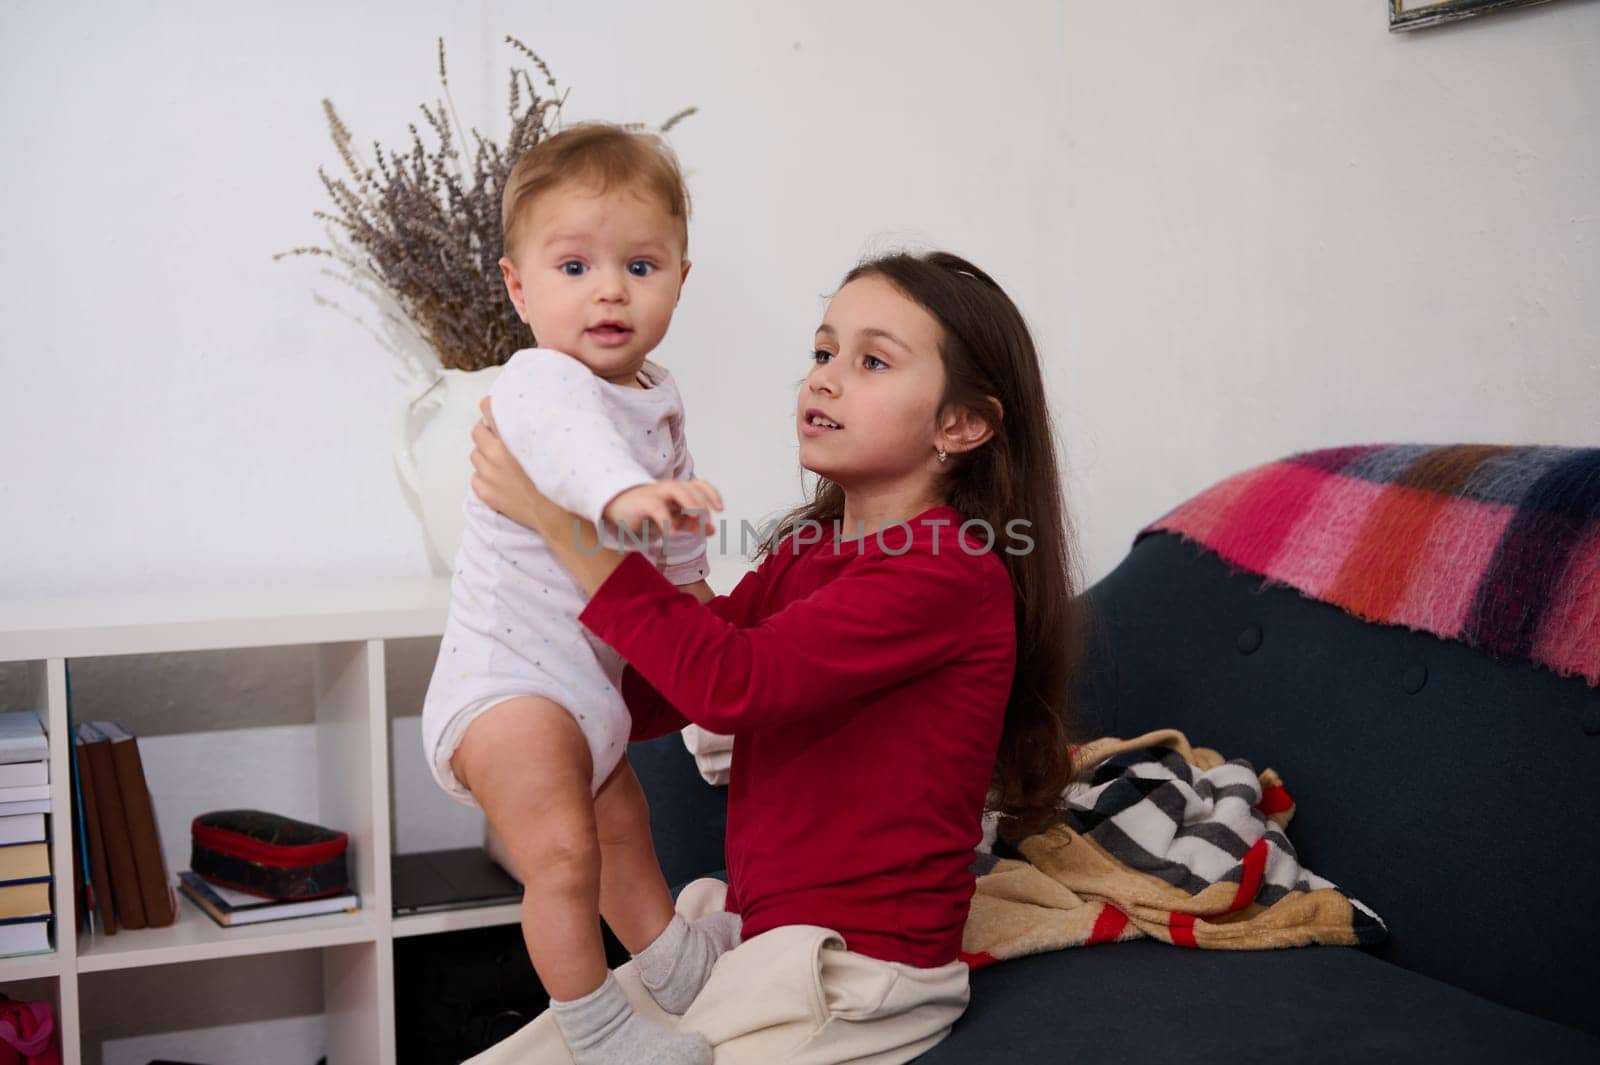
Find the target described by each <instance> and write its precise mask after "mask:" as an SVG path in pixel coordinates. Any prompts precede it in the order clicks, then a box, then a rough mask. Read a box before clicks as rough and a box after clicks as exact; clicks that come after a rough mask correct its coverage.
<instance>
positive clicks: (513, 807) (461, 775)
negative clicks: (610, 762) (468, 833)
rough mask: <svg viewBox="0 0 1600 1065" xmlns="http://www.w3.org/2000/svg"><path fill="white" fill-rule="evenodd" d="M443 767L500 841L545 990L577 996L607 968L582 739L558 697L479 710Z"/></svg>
mask: <svg viewBox="0 0 1600 1065" xmlns="http://www.w3.org/2000/svg"><path fill="white" fill-rule="evenodd" d="M450 767H451V769H453V770H454V771H455V774H456V778H457V779H458V780H460V781H461V782H462V784H464V785H465V786H466V787H467V788H468V789H469V790H470V791H471V792H472V797H473V798H474V799H476V800H477V802H478V805H479V806H481V807H482V808H483V812H484V815H485V816H486V817H488V819H489V822H490V824H492V825H494V827H495V831H497V832H498V833H500V836H501V838H503V839H504V840H505V841H506V847H507V849H508V850H510V852H511V860H512V862H513V864H515V866H516V871H517V874H518V876H519V877H520V878H521V880H522V883H523V887H524V891H523V895H522V938H523V940H524V942H526V943H527V945H528V957H529V958H530V959H531V960H532V962H533V967H534V969H535V970H536V971H537V972H538V974H539V979H540V980H542V981H543V982H544V986H545V990H547V991H549V992H550V994H551V996H553V997H555V998H563V999H568V998H577V997H579V996H580V995H584V994H587V993H588V992H590V991H593V990H594V989H595V988H597V987H599V986H600V982H601V981H602V980H603V979H605V975H606V955H605V945H604V942H603V941H602V939H601V938H600V924H599V921H598V920H597V914H598V913H599V900H600V848H599V843H598V840H597V837H596V835H595V821H594V804H593V802H592V800H591V799H590V793H589V783H590V777H591V773H592V770H591V769H590V761H589V744H588V742H587V741H586V740H585V739H584V736H583V732H582V731H581V730H580V729H579V728H578V724H577V722H575V721H573V720H572V716H571V715H570V714H568V713H567V712H566V710H565V709H563V708H562V707H561V706H560V705H559V704H557V703H554V702H552V701H550V700H549V699H545V698H542V697H540V696H523V697H520V698H516V699H510V700H507V701H506V702H503V703H500V704H498V705H496V706H494V707H491V708H490V709H489V710H487V711H485V712H484V713H482V714H480V715H479V716H478V717H477V718H476V719H475V720H474V721H473V722H472V724H471V725H469V726H468V727H467V731H466V733H465V734H464V735H463V736H462V738H461V743H460V745H459V746H458V747H457V748H456V751H455V754H454V755H453V756H452V757H451V759H450Z"/></svg>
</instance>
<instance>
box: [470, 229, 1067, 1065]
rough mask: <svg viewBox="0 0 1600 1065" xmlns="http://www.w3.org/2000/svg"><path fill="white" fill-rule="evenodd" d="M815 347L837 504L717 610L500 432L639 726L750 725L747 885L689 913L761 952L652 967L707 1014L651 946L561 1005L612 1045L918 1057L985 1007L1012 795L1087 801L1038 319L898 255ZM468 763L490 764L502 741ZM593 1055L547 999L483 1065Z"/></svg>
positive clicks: (816, 388)
mask: <svg viewBox="0 0 1600 1065" xmlns="http://www.w3.org/2000/svg"><path fill="white" fill-rule="evenodd" d="M813 348H814V350H813V352H812V364H811V366H810V369H809V371H808V373H807V375H806V377H805V378H804V381H803V383H802V385H801V387H800V390H799V395H798V396H797V399H796V404H795V421H796V430H797V434H798V435H799V440H800V462H801V465H802V466H804V467H805V468H806V469H808V470H810V471H812V472H813V473H815V474H816V475H817V478H818V480H817V483H816V490H815V492H814V495H813V498H812V499H811V500H810V501H809V502H808V503H806V504H805V505H803V506H801V507H798V508H796V509H795V510H793V511H791V512H789V513H788V514H787V515H785V516H784V518H783V519H781V520H780V521H779V523H778V524H777V526H776V527H775V528H774V529H773V531H772V533H771V535H770V536H768V537H766V538H765V539H764V541H763V542H762V543H761V545H760V548H759V551H758V558H759V565H758V566H757V567H756V569H755V570H753V571H752V572H750V573H747V574H746V575H745V576H744V578H743V579H742V580H741V581H740V582H739V584H738V585H737V586H736V587H735V588H734V589H733V591H732V592H731V593H729V594H727V595H719V596H715V597H714V598H712V599H710V600H709V601H708V602H705V603H702V602H700V601H699V600H698V598H697V597H696V596H693V595H687V594H685V593H684V592H682V591H681V590H680V589H678V588H677V587H675V586H674V585H672V584H671V583H669V582H668V581H666V580H665V578H663V577H662V575H661V574H660V572H659V571H658V570H657V569H656V568H655V567H654V566H652V565H650V564H649V561H648V559H647V558H645V557H643V556H642V555H640V553H639V552H634V551H625V552H618V551H613V550H606V549H600V548H599V547H598V544H599V540H598V537H597V534H596V530H595V528H594V526H593V525H592V524H590V523H588V522H587V521H584V520H583V519H581V518H579V517H577V516H576V515H573V514H571V513H569V512H567V511H565V510H562V509H561V508H560V507H558V506H556V505H555V504H553V503H551V502H550V501H549V500H548V499H546V498H545V497H544V496H543V495H541V494H540V493H539V491H538V489H537V487H536V486H535V485H534V484H533V483H532V482H531V481H530V480H528V478H527V476H526V475H525V474H524V473H523V472H522V469H521V467H520V466H519V465H518V463H517V460H516V459H515V457H514V456H512V455H511V454H510V452H509V451H507V449H506V448H505V446H504V444H503V443H502V442H501V441H500V440H499V438H498V437H497V436H496V434H495V433H494V429H493V425H492V420H490V419H489V418H488V412H487V410H486V411H485V414H486V420H485V422H483V423H480V424H479V426H478V427H477V428H476V429H475V430H474V433H473V439H474V441H475V443H476V445H477V449H476V450H475V451H474V453H473V465H474V467H475V471H476V472H475V474H474V476H473V481H472V484H473V489H474V491H476V492H477V493H478V495H479V496H480V498H482V499H483V500H484V502H486V503H487V504H489V505H490V506H491V507H493V508H494V509H495V510H497V511H499V512H500V513H502V514H505V515H506V516H508V517H510V518H513V519H515V520H516V521H518V522H520V523H522V524H524V525H526V526H528V527H529V528H532V529H535V530H536V531H538V532H540V533H541V534H543V535H544V536H545V537H546V538H547V539H548V540H549V541H550V543H551V546H552V549H553V550H554V552H555V554H556V555H557V557H558V558H559V559H560V560H561V562H562V564H563V565H564V566H565V567H566V568H567V570H568V571H569V572H570V574H571V576H572V578H573V580H574V582H575V583H576V584H577V585H578V586H579V587H580V588H581V589H582V592H583V594H584V595H586V596H587V597H588V603H587V605H586V606H585V608H584V610H583V612H582V613H581V614H580V615H579V620H580V621H581V622H582V623H583V624H584V625H585V626H586V627H587V628H588V629H589V630H590V631H591V632H592V633H594V635H595V636H597V637H599V638H600V639H602V640H604V641H605V642H606V643H607V644H609V645H610V646H612V647H613V648H615V649H616V651H617V652H618V653H619V654H621V656H622V657H623V658H624V659H626V660H627V661H628V663H629V665H628V667H627V669H626V671H625V672H624V675H623V681H624V683H623V695H624V697H625V699H626V701H627V704H628V708H629V710H630V712H631V714H632V716H633V731H632V736H631V738H632V739H633V740H642V739H648V738H651V737H653V736H658V735H663V734H665V733H666V732H669V731H672V730H675V729H680V728H683V727H684V726H685V725H687V724H689V723H691V722H692V723H694V724H697V725H700V726H702V727H704V728H706V729H708V730H709V731H712V732H716V733H722V734H727V735H732V736H733V737H734V741H735V742H734V748H733V765H732V770H731V779H730V784H729V795H728V829H727V865H728V883H727V884H726V886H724V885H723V884H722V883H721V882H720V881H716V880H711V879H706V880H699V881H695V882H694V883H692V884H690V885H689V886H688V887H687V888H685V889H684V890H683V892H682V893H681V894H680V895H679V898H678V902H677V909H678V912H679V913H680V914H682V915H683V916H684V917H685V918H698V917H701V916H704V915H705V914H707V913H713V912H719V911H724V912H727V913H730V914H737V915H739V917H740V924H741V928H740V930H739V937H740V938H739V941H738V944H737V945H736V946H734V947H733V948H732V949H731V950H727V951H726V952H725V953H721V954H720V956H709V955H708V954H707V953H706V952H705V951H704V950H703V949H701V950H696V951H685V952H684V953H683V954H682V956H680V957H678V958H675V959H663V958H662V957H659V956H658V957H654V958H652V959H650V962H651V964H652V965H653V966H655V967H656V969H657V970H658V975H657V977H656V978H657V979H660V978H661V976H660V972H661V971H665V970H670V973H671V976H672V978H673V979H674V980H675V981H678V982H680V983H682V982H687V983H689V984H691V985H693V986H695V987H698V988H699V993H698V997H696V998H694V999H693V1002H692V1004H691V1005H690V1006H689V1007H688V1009H687V1011H686V1012H685V1013H684V1014H683V1015H682V1016H681V1017H674V1016H672V1015H670V1014H667V1013H665V1012H664V1011H662V1010H661V1009H660V1008H659V1007H658V1006H656V1004H655V1002H654V1000H653V999H652V997H651V995H650V994H649V993H648V992H647V991H646V989H645V988H644V987H643V986H642V984H641V977H640V975H639V974H638V973H637V972H635V971H634V970H635V969H636V967H637V966H638V965H639V964H640V960H636V961H634V962H630V963H628V964H627V965H624V966H623V967H622V968H620V969H619V970H617V971H616V973H614V974H610V975H608V976H607V978H606V982H605V983H604V984H602V985H601V987H600V988H599V989H598V990H597V991H595V992H594V993H593V994H592V995H590V996H586V1000H584V1001H580V1002H579V1003H577V1004H576V1006H574V1004H573V1003H562V1004H561V1005H562V1008H564V1009H573V1008H578V1009H585V1010H588V1011H590V1012H591V1013H592V1014H593V1015H594V1016H593V1017H592V1018H591V1019H592V1020H594V1021H595V1024H594V1026H593V1030H595V1031H596V1032H597V1033H599V1034H598V1035H597V1040H599V1041H603V1039H604V1033H605V1031H606V1030H607V1026H608V1025H611V1026H613V1027H615V1026H620V1025H621V1024H623V1023H624V1022H625V1021H626V1020H627V1018H628V1017H629V1016H630V1015H631V1014H632V1013H633V1012H634V1011H637V1012H638V1013H639V1014H644V1015H647V1016H649V1017H650V1018H651V1019H652V1020H654V1021H656V1022H657V1023H662V1024H666V1025H668V1026H671V1027H676V1028H679V1029H685V1030H692V1031H696V1032H699V1033H701V1034H702V1035H704V1036H705V1037H706V1038H707V1039H708V1040H709V1041H710V1043H711V1044H712V1046H713V1047H714V1048H715V1053H716V1061H717V1062H718V1063H721V1065H729V1063H743V1062H763V1063H766V1062H795V1063H800V1062H808V1063H813V1065H827V1063H830V1062H839V1061H847V1060H857V1059H865V1058H868V1057H870V1058H871V1060H873V1061H877V1062H898V1061H907V1060H910V1059H911V1058H913V1057H915V1056H916V1055H917V1054H920V1053H921V1052H923V1051H924V1050H926V1049H928V1048H929V1047H931V1046H933V1045H934V1044H935V1043H937V1042H938V1041H939V1040H941V1039H942V1038H944V1036H945V1035H947V1034H948V1032H949V1030H950V1026H951V1024H952V1023H953V1022H954V1021H955V1020H956V1019H957V1018H958V1017H959V1016H960V1015H961V1013H962V1012H963V1011H964V1010H965V1008H966V1005H967V1002H968V1000H969V990H968V985H967V967H966V965H965V963H964V962H962V961H961V960H960V956H959V955H960V947H961V934H962V929H963V926H964V924H965V921H966V915H967V911H968V907H969V904H970V900H971V897H972V893H973V889H974V884H975V874H974V873H973V871H972V863H973V856H974V848H975V847H976V845H977V844H978V843H979V841H980V838H981V834H982V829H981V819H982V815H983V813H984V811H985V808H986V807H987V808H991V809H994V810H996V811H998V813H999V814H1000V831H1001V834H1002V836H1003V837H1004V838H1006V839H1009V840H1013V841H1014V840H1016V839H1020V838H1021V837H1022V836H1025V835H1027V834H1029V833H1031V832H1034V831H1038V830H1039V829H1041V828H1043V827H1044V826H1045V825H1047V824H1049V823H1050V822H1051V820H1052V819H1054V818H1056V817H1058V816H1060V813H1059V807H1060V802H1061V795H1062V791H1063V789H1064V788H1065V786H1066V784H1067V782H1068V778H1069V775H1070V759H1069V753H1068V743H1069V740H1071V739H1073V738H1074V737H1073V736H1072V734H1071V724H1072V721H1073V714H1072V712H1071V708H1070V707H1069V706H1068V705H1067V700H1068V679H1069V677H1070V675H1071V671H1072V670H1073V669H1074V668H1075V666H1076V663H1077V661H1078V656H1079V654H1080V648H1081V644H1082V640H1081V636H1082V633H1081V632H1080V629H1081V621H1080V618H1079V614H1078V612H1077V611H1078V603H1079V599H1078V597H1077V595H1076V588H1075V578H1074V571H1075V570H1076V568H1077V567H1076V552H1075V546H1074V539H1073V536H1072V533H1071V527H1070V523H1069V520H1068V517H1067V514H1066V512H1065V508H1064V506H1063V502H1062V493H1061V481H1060V475H1059V471H1058V468H1057V463H1056V448H1055V446H1054V444H1053V434H1052V430H1051V420H1050V415H1049V410H1048V405H1047V403H1046V401H1045V396H1044V387H1043V380H1042V375H1041V373H1040V368H1039V360H1038V355H1037V352H1036V351H1035V348H1034V344H1033V340H1032V338H1031V336H1030V334H1029V331H1028V329H1027V326H1026V324H1025V322H1024V321H1023V318H1022V315H1021V313H1020V312H1019V311H1018V309H1017V307H1016V305H1015V304H1014V303H1013V301H1012V300H1011V299H1010V298H1009V297H1008V296H1007V295H1006V294H1005V292H1004V291H1003V290H1002V289H1001V288H1000V286H999V285H998V284H996V283H995V281H994V280H993V279H992V278H990V277H989V275H987V274H985V273H984V272H983V271H982V270H980V269H978V268H977V267H976V266H974V265H972V264H971V263H969V262H967V261H966V260H964V259H962V258H960V257H958V256H956V255H952V254H949V253H946V252H933V253H928V254H924V255H912V254H892V255H886V256H882V257H879V258H875V259H872V260H870V261H867V262H864V263H862V264H861V265H859V266H857V267H856V268H854V269H853V270H851V271H850V272H849V273H848V274H847V275H846V277H845V279H844V282H843V284H842V285H841V286H840V288H839V289H838V291H837V292H836V293H835V294H834V296H833V297H832V299H831V300H830V301H829V303H828V306H827V309H826V311H825V312H824V315H823V319H822V322H821V324H820V325H819V327H818V329H817V331H816V335H815V338H814V342H813ZM692 486H693V489H694V490H695V491H696V492H698V493H699V496H698V497H699V498H700V499H701V500H703V502H704V504H705V512H704V513H701V514H692V513H681V512H675V513H672V514H666V515H662V516H661V519H660V520H661V525H662V526H663V527H664V529H665V528H679V527H684V526H685V524H689V523H692V524H693V525H694V526H695V527H698V528H701V529H702V530H704V529H705V528H706V527H707V526H708V525H709V524H710V521H709V514H710V511H711V510H721V509H722V506H721V503H722V500H721V497H720V494H718V493H717V492H716V490H715V489H714V488H712V487H711V486H710V485H708V484H706V483H705V482H703V481H695V482H692ZM664 529H663V531H664ZM479 742H480V743H482V744H490V743H493V742H494V737H492V736H490V735H488V733H487V732H485V733H484V734H483V735H481V736H480V737H479ZM460 757H461V758H462V760H463V767H464V768H465V769H466V771H467V772H468V773H470V771H471V763H472V760H473V758H474V757H475V753H474V752H473V751H472V750H471V749H469V748H467V747H466V746H463V749H462V751H461V752H460ZM632 786H633V787H635V788H636V787H637V786H638V785H637V782H636V781H635V782H634V783H633V785H632ZM597 801H599V800H598V799H597ZM630 805H634V806H637V807H638V808H641V809H642V808H643V804H642V803H631V804H630ZM634 830H635V831H638V832H642V833H644V834H645V835H646V836H648V832H649V825H648V821H647V820H645V821H644V822H643V823H641V824H639V825H636V826H634ZM654 876H656V877H659V876H660V873H659V870H656V871H655V872H654ZM592 880H593V885H594V887H593V890H595V891H596V892H598V891H599V890H600V879H599V876H598V872H595V873H594V874H593V875H592ZM608 882H610V878H608ZM655 887H656V885H655V884H653V883H652V885H651V888H652V890H653V889H654V888H655ZM613 890H615V888H613ZM652 949H654V948H652ZM586 1053H587V1048H585V1047H570V1048H569V1047H568V1046H567V1045H566V1044H565V1043H564V1042H563V1040H562V1039H561V1037H560V1033H559V1032H558V1031H557V1030H556V1029H555V1026H554V1024H552V1023H550V1018H549V1017H548V1016H544V1017H541V1018H539V1019H537V1020H536V1021H535V1022H533V1023H532V1024H530V1025H528V1026H527V1027H525V1028H524V1029H523V1030H522V1031H520V1032H518V1033H516V1034H515V1035H514V1036H512V1037H510V1038H509V1039H507V1040H505V1041H504V1042H503V1043H501V1044H499V1045H497V1046H496V1047H494V1048H492V1049H491V1050H489V1051H486V1052H485V1053H484V1054H482V1055H479V1057H477V1058H475V1059H473V1062H474V1063H477V1065H490V1063H494V1062H512V1061H516V1062H547V1061H549V1062H565V1061H573V1060H576V1061H577V1062H579V1063H580V1065H582V1063H583V1062H584V1061H585V1060H586V1057H585V1055H586Z"/></svg>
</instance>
